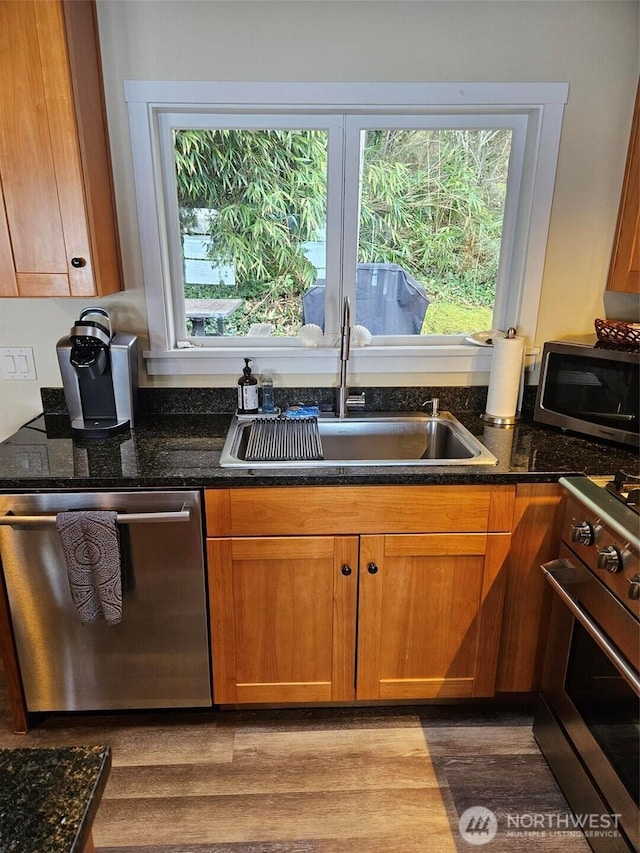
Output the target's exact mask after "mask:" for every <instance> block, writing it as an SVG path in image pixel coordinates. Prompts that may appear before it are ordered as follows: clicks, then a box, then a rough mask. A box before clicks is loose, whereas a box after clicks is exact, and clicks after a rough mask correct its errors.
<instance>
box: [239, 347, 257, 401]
mask: <svg viewBox="0 0 640 853" xmlns="http://www.w3.org/2000/svg"><path fill="white" fill-rule="evenodd" d="M250 361H251V359H250V358H245V360H244V362H245V366H244V367H243V369H242V376H241V377H240V379H238V412H239V414H241V415H257V414H258V380H257V379H256V377H255V376H254V375H253V374H252V373H251V368H250V367H249V362H250Z"/></svg>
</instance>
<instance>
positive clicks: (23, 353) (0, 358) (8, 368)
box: [0, 347, 38, 379]
mask: <svg viewBox="0 0 640 853" xmlns="http://www.w3.org/2000/svg"><path fill="white" fill-rule="evenodd" d="M0 376H1V377H2V379H37V378H38V377H37V375H36V364H35V361H34V359H33V349H32V348H31V347H0Z"/></svg>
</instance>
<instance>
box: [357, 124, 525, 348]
mask: <svg viewBox="0 0 640 853" xmlns="http://www.w3.org/2000/svg"><path fill="white" fill-rule="evenodd" d="M510 149H511V131H510V130H498V129H491V130H369V131H363V133H362V152H363V153H362V172H361V185H360V221H359V237H358V271H357V279H356V322H358V323H360V324H362V325H364V326H367V328H369V330H370V331H371V332H372V333H373V334H387V335H394V334H395V335H398V334H413V335H416V334H423V335H439V334H463V333H469V332H474V331H481V330H484V329H490V328H491V325H492V316H493V305H494V300H495V294H496V282H497V275H498V263H499V258H500V243H501V239H502V224H503V216H504V204H505V193H506V187H507V172H508V166H509V153H510ZM427 303H428V307H427Z"/></svg>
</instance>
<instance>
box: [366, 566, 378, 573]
mask: <svg viewBox="0 0 640 853" xmlns="http://www.w3.org/2000/svg"><path fill="white" fill-rule="evenodd" d="M367 571H368V572H369V574H370V575H376V574H378V567H377V566H376V564H375V563H369V565H368V566H367Z"/></svg>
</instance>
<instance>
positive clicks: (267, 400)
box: [262, 370, 275, 415]
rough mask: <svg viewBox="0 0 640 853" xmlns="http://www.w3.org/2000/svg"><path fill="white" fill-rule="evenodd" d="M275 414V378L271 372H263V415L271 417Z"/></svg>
mask: <svg viewBox="0 0 640 853" xmlns="http://www.w3.org/2000/svg"><path fill="white" fill-rule="evenodd" d="M274 412H275V406H274V402H273V378H272V376H271V371H270V370H263V371H262V413H263V414H264V415H271V414H273V413H274Z"/></svg>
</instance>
